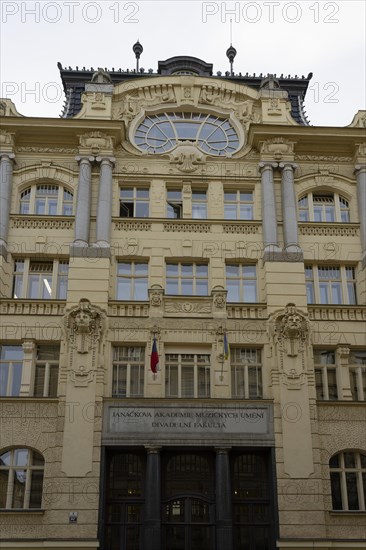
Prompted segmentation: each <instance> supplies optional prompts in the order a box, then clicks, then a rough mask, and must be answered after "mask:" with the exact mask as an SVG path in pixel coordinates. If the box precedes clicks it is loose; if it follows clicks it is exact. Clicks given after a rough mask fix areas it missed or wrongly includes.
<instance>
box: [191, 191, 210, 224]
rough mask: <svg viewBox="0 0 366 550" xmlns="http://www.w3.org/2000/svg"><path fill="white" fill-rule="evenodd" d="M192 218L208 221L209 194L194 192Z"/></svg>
mask: <svg viewBox="0 0 366 550" xmlns="http://www.w3.org/2000/svg"><path fill="white" fill-rule="evenodd" d="M192 218H194V219H200V220H205V219H207V193H206V191H192Z"/></svg>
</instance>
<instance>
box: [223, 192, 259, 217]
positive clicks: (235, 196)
mask: <svg viewBox="0 0 366 550" xmlns="http://www.w3.org/2000/svg"><path fill="white" fill-rule="evenodd" d="M224 217H225V220H252V219H253V193H252V192H251V191H246V192H244V191H239V190H236V191H225V192H224Z"/></svg>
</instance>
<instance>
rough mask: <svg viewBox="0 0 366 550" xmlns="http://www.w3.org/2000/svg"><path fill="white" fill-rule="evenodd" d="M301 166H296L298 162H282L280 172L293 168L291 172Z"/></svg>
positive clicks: (279, 166)
mask: <svg viewBox="0 0 366 550" xmlns="http://www.w3.org/2000/svg"><path fill="white" fill-rule="evenodd" d="M298 167H299V165H298V164H296V162H291V161H290V160H289V161H288V162H286V161H285V162H280V163H279V165H278V168H279V169H280V170H284V169H285V168H291V170H296V168H298Z"/></svg>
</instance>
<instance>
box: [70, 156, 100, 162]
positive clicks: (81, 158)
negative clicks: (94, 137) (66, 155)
mask: <svg viewBox="0 0 366 550" xmlns="http://www.w3.org/2000/svg"><path fill="white" fill-rule="evenodd" d="M75 160H76V161H77V162H79V163H80V164H81V163H82V162H86V161H87V162H94V161H95V157H93V156H92V155H77V156H76V157H75Z"/></svg>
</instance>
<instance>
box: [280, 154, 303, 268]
mask: <svg viewBox="0 0 366 550" xmlns="http://www.w3.org/2000/svg"><path fill="white" fill-rule="evenodd" d="M279 168H280V169H281V171H282V213H283V214H282V217H283V236H284V255H285V259H286V261H289V262H290V261H291V262H301V261H303V254H302V250H301V249H300V247H299V237H298V225H297V209H296V195H295V185H294V171H295V169H296V168H297V165H296V164H293V163H291V162H281V163H280V165H279Z"/></svg>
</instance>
